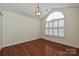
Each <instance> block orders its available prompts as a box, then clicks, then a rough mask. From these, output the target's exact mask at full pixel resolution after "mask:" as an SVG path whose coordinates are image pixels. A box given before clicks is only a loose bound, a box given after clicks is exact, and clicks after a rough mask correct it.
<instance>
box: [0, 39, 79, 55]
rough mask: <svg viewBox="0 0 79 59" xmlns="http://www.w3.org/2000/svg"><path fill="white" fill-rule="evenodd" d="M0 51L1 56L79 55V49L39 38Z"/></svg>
mask: <svg viewBox="0 0 79 59" xmlns="http://www.w3.org/2000/svg"><path fill="white" fill-rule="evenodd" d="M0 53H1V54H0V55H1V56H75V55H77V56H79V49H78V48H74V47H70V46H66V45H63V44H59V43H56V42H51V41H48V40H45V39H38V40H33V41H30V42H25V43H21V44H17V45H13V46H9V47H5V48H3V49H2V50H1V52H0Z"/></svg>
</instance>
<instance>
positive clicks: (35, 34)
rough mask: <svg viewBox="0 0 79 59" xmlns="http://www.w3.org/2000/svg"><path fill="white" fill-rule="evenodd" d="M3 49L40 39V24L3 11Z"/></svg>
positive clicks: (31, 19)
mask: <svg viewBox="0 0 79 59" xmlns="http://www.w3.org/2000/svg"><path fill="white" fill-rule="evenodd" d="M2 13H3V47H5V46H10V45H14V44H18V43H22V42H27V41H30V40H34V39H37V38H39V28H40V22H39V20H37V19H33V18H31V17H27V16H23V15H19V14H16V13H12V12H8V11H4V10H3V12H2Z"/></svg>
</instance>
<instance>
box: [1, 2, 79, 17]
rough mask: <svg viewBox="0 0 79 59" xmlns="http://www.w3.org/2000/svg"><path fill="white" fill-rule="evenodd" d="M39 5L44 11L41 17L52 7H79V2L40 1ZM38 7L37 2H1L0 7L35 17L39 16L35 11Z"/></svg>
mask: <svg viewBox="0 0 79 59" xmlns="http://www.w3.org/2000/svg"><path fill="white" fill-rule="evenodd" d="M39 5H40V8H41V11H42V15H41V17H43V16H44V15H46V14H47V13H48V12H49V11H50V10H51V9H52V8H69V7H79V3H39ZM36 7H37V3H0V8H3V9H5V10H7V11H11V12H14V13H18V14H22V15H25V16H30V17H33V18H37V17H36V15H35V13H34V12H35V8H36Z"/></svg>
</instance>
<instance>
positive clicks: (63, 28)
mask: <svg viewBox="0 0 79 59" xmlns="http://www.w3.org/2000/svg"><path fill="white" fill-rule="evenodd" d="M60 12H61V13H62V14H63V12H62V11H60ZM52 13H53V12H52ZM63 15H64V14H63ZM60 20H64V18H60V19H55V20H54V19H53V20H51V21H46V23H48V28H46V27H45V30H46V29H48V35H46V34H45V35H46V36H53V37H60V38H64V36H65V34H64V36H59V29H61V28H62V29H64V27H59V24H57V25H58V27H55V28H57V29H58V31H57V36H54V34H53V30H54V29H55V28H54V26H53V22H54V21H57V22H58V23H59V21H60ZM49 22H52V35H49V29H50V28H49Z"/></svg>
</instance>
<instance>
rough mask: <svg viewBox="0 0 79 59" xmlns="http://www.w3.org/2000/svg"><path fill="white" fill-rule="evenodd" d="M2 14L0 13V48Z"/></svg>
mask: <svg viewBox="0 0 79 59" xmlns="http://www.w3.org/2000/svg"><path fill="white" fill-rule="evenodd" d="M1 34H2V33H1V14H0V50H1Z"/></svg>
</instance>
